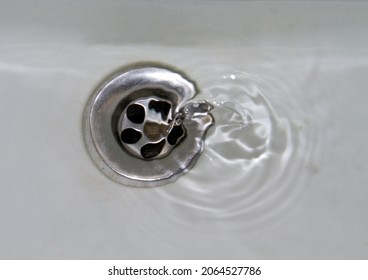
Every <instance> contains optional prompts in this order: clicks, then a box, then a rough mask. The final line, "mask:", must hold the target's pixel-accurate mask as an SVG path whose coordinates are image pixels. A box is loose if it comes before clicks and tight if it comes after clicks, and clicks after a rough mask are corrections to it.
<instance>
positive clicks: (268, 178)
mask: <svg viewBox="0 0 368 280" xmlns="http://www.w3.org/2000/svg"><path fill="white" fill-rule="evenodd" d="M132 5H133V4H132ZM231 5H234V4H231ZM231 5H230V6H228V9H230V8H231ZM242 5H245V4H242ZM249 5H250V6H251V8H252V7H253V6H254V5H256V6H257V4H249ZM302 5H305V4H302ZM318 5H320V6H323V7H322V8H321V9H322V11H325V10H328V9H327V8H328V7H327V6H326V5H327V4H318ZM331 5H332V4H331ZM336 5H342V4H336ZM357 5H358V4H357ZM199 6H200V7H199V9H201V7H202V6H201V5H200V4H199ZM222 7H223V5H222V4H221V3H217V4H215V3H213V6H211V8H210V9H211V10H212V11H213V10H216V11H220V10H221V9H222ZM229 7H230V8H229ZM257 7H258V8H254V7H253V9H254V10H255V11H263V12H266V13H267V14H270V15H271V14H273V13H282V10H283V9H278V8H277V7H276V9H275V10H274V12H272V11H269V8H265V7H264V8H262V5H261V6H257ZM334 7H335V6H334ZM197 8H198V7H197ZM188 9H189V8H188ZM202 9H203V7H202ZM349 9H350V10H348V11H346V12H347V13H348V14H349V15H351V18H352V19H354V18H355V20H356V21H352V22H351V23H350V24H351V25H352V26H353V27H355V28H357V30H358V31H359V30H360V31H362V32H363V29H359V26H361V25H359V24H360V21H359V19H361V18H363V17H362V16H361V13H363V12H364V11H367V10H368V9H367V8H366V9H365V10H364V9H362V8H359V7H358V6H354V5H351V6H349ZM301 10H305V9H303V8H302V7H299V8H297V7H296V6H295V11H299V12H300V11H301ZM343 10H344V11H345V9H343V8H342V7H338V8H337V10H336V11H338V12H336V14H337V16H336V18H339V17H338V15H339V14H340V13H342V11H343ZM263 12H260V15H262V14H263ZM307 12H308V13H309V15H314V16H316V14H317V16H316V17H317V20H318V19H319V17H318V14H319V12H318V11H317V12H316V11H315V10H313V9H312V8H310V10H308V11H307ZM249 13H250V12H249ZM354 15H355V16H356V17H354ZM208 17H209V16H208ZM218 18H219V20H221V18H220V17H218ZM239 18H241V17H240V16H239ZM321 18H322V17H321ZM330 18H331V19H335V17H334V16H330ZM205 19H206V18H204V19H203V22H206V20H205ZM194 21H195V22H193V24H192V25H191V26H192V27H193V26H195V24H197V23H198V21H199V20H198V19H194ZM223 21H224V20H223ZM285 21H287V20H285ZM362 21H363V20H362ZM336 22H337V21H336ZM247 23H249V22H247ZM323 23H324V25H323ZM188 24H189V23H188ZM279 24H280V26H278V27H277V26H276V27H275V28H274V29H272V30H273V32H274V33H272V32H271V33H267V36H268V37H267V38H273V37H272V36H275V38H280V37H281V38H289V39H290V38H291V41H290V42H288V43H283V44H274V45H272V44H266V43H265V44H262V40H261V39H262V38H261V37H257V36H255V35H254V34H253V36H255V38H256V39H257V38H258V39H259V40H260V41H259V42H258V43H257V44H255V45H253V44H251V43H247V40H246V39H242V40H238V41H237V40H235V43H234V44H232V43H229V44H227V43H222V44H219V45H216V40H214V39H215V38H216V36H213V37H211V34H210V35H208V36H209V37H208V38H209V41H208V42H209V43H208V42H207V43H206V44H197V45H196V44H194V43H192V44H186V43H185V40H184V39H185V38H184V39H183V38H182V37H180V38H181V40H182V41H180V40H178V43H177V45H175V44H174V43H173V42H171V41H170V38H172V37H170V36H169V37H168V39H165V40H167V41H164V42H163V43H162V44H160V42H159V41H157V42H155V43H149V42H148V43H147V42H143V43H140V42H138V41H139V40H136V41H137V42H134V40H132V41H133V42H121V41H109V42H108V43H106V42H103V40H102V41H98V40H97V41H93V40H92V39H90V40H89V39H88V38H87V39H85V41H83V40H81V41H78V40H77V41H76V42H74V43H70V40H65V41H60V42H58V43H49V42H46V41H47V40H46V39H45V40H44V41H42V40H41V42H40V41H36V40H28V42H25V41H22V42H21V43H16V42H12V43H9V44H2V45H1V46H0V51H1V54H2V58H1V60H0V73H1V85H0V89H1V94H2V97H3V98H2V111H1V112H0V114H1V115H0V116H1V118H0V119H2V120H3V124H4V126H3V127H5V129H6V130H7V133H6V134H1V137H2V139H1V143H2V149H1V152H2V153H1V155H2V158H3V161H2V162H6V165H5V164H3V163H2V166H3V167H4V166H5V169H4V168H3V171H2V173H1V176H2V178H3V180H5V182H6V187H3V196H2V197H3V199H2V200H1V204H0V209H1V211H0V213H2V214H0V215H2V221H3V222H4V224H6V231H5V232H4V231H3V233H1V234H0V237H1V235H2V238H1V239H0V242H1V243H0V244H1V245H2V246H1V247H2V248H3V249H2V252H0V257H6V258H13V257H14V258H91V257H92V258H192V257H193V258H364V257H367V253H366V252H367V242H368V240H367V237H366V236H365V235H364V232H366V225H365V223H364V214H363V213H366V211H367V210H368V209H367V205H368V204H367V203H366V197H367V190H366V188H365V187H364V186H365V184H366V181H367V179H368V178H367V175H366V174H367V173H366V172H365V170H366V161H367V158H368V157H367V156H368V154H367V149H366V148H365V142H366V119H367V113H366V108H365V104H366V102H367V101H368V100H367V95H366V94H365V89H366V88H367V87H368V82H367V79H366V77H367V74H368V53H367V52H366V48H364V47H365V46H366V44H367V43H366V41H362V40H363V39H359V40H358V41H357V43H356V44H353V43H352V41H351V39H352V38H353V37H354V36H353V35H351V34H352V33H354V32H350V31H349V29H345V30H343V31H342V32H345V35H347V36H346V39H347V42H345V41H344V42H343V40H342V39H341V38H340V37H339V36H338V34H337V33H334V32H335V31H336V30H335V29H334V28H332V27H331V26H330V25H329V24H330V23H329V22H322V25H321V26H322V27H324V29H323V30H324V32H326V34H327V35H326V37H325V38H327V39H324V40H322V39H321V38H323V36H322V35H323V34H324V33H323V32H322V31H323V30H322V31H320V30H316V34H315V35H313V34H308V36H306V38H305V40H306V45H305V46H303V44H302V40H301V39H300V38H301V37H298V38H299V39H300V41H297V40H296V39H295V37H294V35H295V34H294V33H292V32H295V29H296V30H299V31H305V30H309V29H308V28H305V29H303V28H304V27H305V26H307V25H305V26H304V25H301V26H298V22H296V23H295V24H296V25H297V26H296V27H295V26H294V27H292V26H290V29H287V28H286V27H285V24H284V22H282V21H281V23H280V22H279ZM354 24H355V25H354ZM262 26H264V25H260V28H261V27H262ZM307 27H308V26H307ZM340 27H341V26H340ZM178 28H179V29H180V28H184V29H185V30H186V28H189V27H185V26H184V27H183V26H182V27H180V26H179V27H178ZM247 28H249V27H247ZM293 28H294V29H293ZM189 29H190V30H191V28H189ZM189 29H188V30H189ZM37 30H38V29H37ZM114 30H115V29H114ZM209 30H212V29H209ZM227 30H229V32H230V31H231V29H229V28H227ZM285 30H286V31H285ZM287 30H288V31H287ZM346 30H347V31H346ZM240 31H241V28H239V27H238V26H234V32H233V33H232V32H230V33H226V34H225V35H223V38H224V39H226V40H229V39H230V38H231V36H234V34H238V33H239V32H240ZM91 32H92V31H91ZM96 32H97V31H96ZM193 32H197V31H195V30H194V31H193ZM259 32H260V33H261V34H264V33H262V30H259ZM287 32H291V33H292V35H290V34H289V33H287ZM336 32H337V31H336ZM286 33H287V34H286ZM45 34H46V35H47V34H48V33H47V32H45ZM255 34H256V33H255ZM293 34H294V35H293ZM354 34H355V33H354ZM46 35H45V36H40V35H39V34H35V36H39V37H41V38H43V37H45V38H46V37H47V36H46ZM110 35H111V34H110V33H108V34H105V36H106V38H110V37H109V36H110ZM348 35H351V36H350V37H349V36H348ZM50 36H51V37H52V36H53V35H50ZM65 36H66V35H65ZM136 36H138V37H139V36H140V35H139V34H138V35H136ZM313 36H314V37H313ZM318 36H321V37H318ZM39 37H37V38H39ZM102 37H103V36H102ZM52 38H54V37H52ZM66 38H69V37H67V36H66ZM132 38H133V37H132ZM190 38H191V37H189V39H190ZM359 38H360V36H359ZM133 39H134V38H133ZM91 40H92V41H91ZM349 40H350V41H349ZM271 41H272V40H271ZM183 42H184V43H183ZM276 42H278V41H277V39H276ZM321 42H322V43H324V44H319V43H321ZM342 42H343V43H342ZM336 45H337V46H336ZM137 61H158V62H163V63H167V64H169V65H173V66H175V67H177V68H178V69H180V70H183V71H184V72H185V73H187V75H188V76H189V77H190V78H192V79H193V80H194V81H195V82H196V83H197V84H198V88H199V89H200V94H198V95H197V96H196V98H197V99H198V100H207V101H209V102H210V103H212V104H213V105H214V106H215V109H214V110H213V115H214V117H215V120H216V124H215V126H214V127H212V128H211V129H210V130H209V132H208V135H207V137H206V142H205V148H204V151H203V154H202V156H201V157H200V159H199V160H198V162H197V164H196V165H195V167H194V168H193V169H192V170H191V171H190V172H189V173H188V174H186V175H184V176H183V177H180V178H179V179H178V180H177V181H176V182H175V183H173V184H170V185H167V186H163V187H156V188H148V189H137V188H131V187H124V186H121V185H119V184H116V183H114V182H112V181H111V180H109V179H108V178H106V177H105V176H104V175H102V174H101V173H100V171H99V170H98V169H97V168H96V167H95V166H94V164H93V163H92V161H91V160H90V158H89V156H88V153H87V152H86V150H85V147H84V143H83V137H82V135H81V131H82V130H81V127H82V125H81V123H82V115H83V110H84V107H85V104H86V103H87V100H88V97H89V95H90V94H91V93H92V91H93V89H94V87H95V86H96V85H97V84H98V83H99V82H100V81H101V80H102V79H103V78H104V77H106V76H107V75H108V74H110V73H111V72H113V71H115V70H116V69H118V68H119V67H121V66H124V65H127V64H130V63H133V62H137ZM14 104H16V107H14ZM9 116H12V117H11V118H10V117H9ZM4 120H6V121H4ZM20 124H21V127H22V128H21V129H17V128H19V127H20ZM25 136H27V137H26V138H25ZM20 163H21V164H22V166H24V167H27V168H24V170H25V171H24V173H23V176H16V174H17V173H16V170H18V168H19V165H20ZM4 170H6V172H4ZM4 213H7V214H4ZM25 232H26V234H25ZM15 241H16V242H15ZM342 241H343V242H342ZM8 244H15V245H14V246H15V247H16V249H14V247H13V245H12V246H10V245H8Z"/></svg>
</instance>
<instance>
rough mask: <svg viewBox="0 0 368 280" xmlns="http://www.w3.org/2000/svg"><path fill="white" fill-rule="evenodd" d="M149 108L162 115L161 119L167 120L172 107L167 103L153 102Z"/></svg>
mask: <svg viewBox="0 0 368 280" xmlns="http://www.w3.org/2000/svg"><path fill="white" fill-rule="evenodd" d="M148 108H149V109H150V110H152V109H154V110H155V111H156V112H157V113H161V117H162V119H163V120H166V119H167V116H168V115H169V112H170V109H171V105H170V103H168V102H165V101H155V100H151V101H150V103H149V105H148Z"/></svg>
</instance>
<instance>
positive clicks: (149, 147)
mask: <svg viewBox="0 0 368 280" xmlns="http://www.w3.org/2000/svg"><path fill="white" fill-rule="evenodd" d="M164 145H165V139H162V140H161V141H160V142H158V143H156V144H146V145H144V146H143V147H142V148H141V155H142V157H143V158H145V159H149V158H153V157H155V156H158V155H159V154H160V153H161V150H162V148H163V147H164Z"/></svg>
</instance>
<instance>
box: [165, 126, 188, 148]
mask: <svg viewBox="0 0 368 280" xmlns="http://www.w3.org/2000/svg"><path fill="white" fill-rule="evenodd" d="M183 135H184V129H183V128H182V127H181V126H174V127H173V128H172V130H171V131H170V133H169V135H168V136H167V142H169V144H170V145H172V146H174V145H175V144H176V143H177V142H178V140H179V138H181V137H182V136H183Z"/></svg>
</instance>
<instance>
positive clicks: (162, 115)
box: [84, 67, 214, 186]
mask: <svg viewBox="0 0 368 280" xmlns="http://www.w3.org/2000/svg"><path fill="white" fill-rule="evenodd" d="M195 94H196V92H195V87H194V84H193V83H192V82H190V81H188V80H187V79H185V78H184V77H183V76H182V75H180V74H178V73H175V72H173V71H170V70H167V69H164V68H159V67H143V68H137V69H131V70H129V71H126V72H122V73H118V74H117V75H115V76H114V77H113V78H111V79H108V80H107V81H106V82H105V83H103V84H102V85H101V86H100V87H99V88H98V89H97V90H96V91H95V92H94V94H93V95H92V97H91V99H90V101H89V103H88V105H87V108H86V111H85V118H84V136H85V141H86V145H87V148H88V151H89V152H90V154H91V156H92V158H93V160H94V161H95V163H96V164H97V166H98V167H99V168H100V169H101V170H102V171H103V172H104V173H105V174H106V175H107V176H109V177H110V178H111V179H113V180H115V181H117V182H119V183H122V184H125V185H130V186H157V185H163V184H166V183H169V182H172V181H174V180H175V179H177V177H178V176H180V175H182V174H183V173H184V172H185V171H187V170H189V169H190V168H191V167H192V166H193V165H194V163H195V161H196V160H197V158H198V156H199V155H200V153H201V151H202V148H203V143H202V142H203V140H204V137H205V134H206V131H207V129H208V128H209V127H210V126H211V125H213V124H214V119H213V117H212V115H211V114H210V113H209V111H210V110H211V109H212V106H211V105H210V104H209V103H207V102H206V101H193V100H190V99H191V98H193V97H194V95H195Z"/></svg>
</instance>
